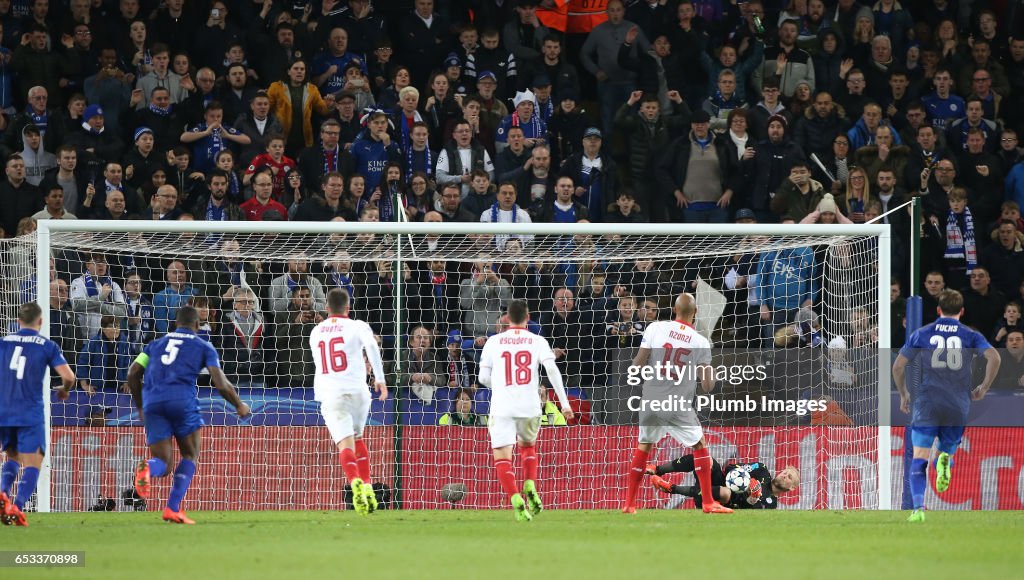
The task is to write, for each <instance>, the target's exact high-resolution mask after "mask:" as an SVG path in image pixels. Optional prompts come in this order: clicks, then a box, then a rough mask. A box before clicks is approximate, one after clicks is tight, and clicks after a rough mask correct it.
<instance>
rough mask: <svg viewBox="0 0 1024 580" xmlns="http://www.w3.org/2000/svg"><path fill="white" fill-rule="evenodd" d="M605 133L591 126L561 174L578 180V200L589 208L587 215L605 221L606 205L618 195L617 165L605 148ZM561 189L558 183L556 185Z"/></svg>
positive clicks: (591, 219) (576, 196) (575, 196)
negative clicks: (580, 145) (602, 146)
mask: <svg viewBox="0 0 1024 580" xmlns="http://www.w3.org/2000/svg"><path fill="white" fill-rule="evenodd" d="M602 143H603V135H602V134H601V130H600V129H598V128H597V127H590V128H589V129H587V130H586V131H585V132H584V133H583V147H582V148H581V150H580V151H579V152H578V153H574V154H573V155H572V156H571V157H569V158H567V159H566V160H565V161H564V163H563V164H562V168H561V171H560V174H561V175H562V176H564V177H570V178H571V179H572V181H573V182H574V183H575V184H577V185H576V189H575V191H574V192H573V195H574V200H575V201H578V202H579V203H580V204H582V205H583V206H584V207H586V208H587V216H586V217H583V218H579V219H587V220H589V221H591V222H595V223H600V222H602V221H604V220H603V219H602V215H603V214H604V209H605V206H606V205H608V202H609V200H612V199H615V190H616V186H617V183H616V175H617V173H618V172H617V169H618V168H617V167H616V165H615V161H614V160H613V159H612V156H611V155H610V154H605V153H604V152H603V151H602V148H601V144H602ZM556 193H557V185H556Z"/></svg>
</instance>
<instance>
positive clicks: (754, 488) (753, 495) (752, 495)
mask: <svg viewBox="0 0 1024 580" xmlns="http://www.w3.org/2000/svg"><path fill="white" fill-rule="evenodd" d="M762 495H763V490H762V489H761V482H760V481H758V480H756V479H754V478H750V488H749V489H748V490H747V503H749V504H750V505H754V504H756V503H757V502H759V501H761V496H762Z"/></svg>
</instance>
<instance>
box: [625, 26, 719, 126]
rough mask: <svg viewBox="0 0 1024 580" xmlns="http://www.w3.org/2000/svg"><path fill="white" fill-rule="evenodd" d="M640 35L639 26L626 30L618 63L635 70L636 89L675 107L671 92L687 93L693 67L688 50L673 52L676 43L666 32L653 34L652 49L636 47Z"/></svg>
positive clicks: (665, 105) (662, 104)
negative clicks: (688, 78)
mask: <svg viewBox="0 0 1024 580" xmlns="http://www.w3.org/2000/svg"><path fill="white" fill-rule="evenodd" d="M640 34H641V32H640V29H639V28H638V27H636V26H633V27H631V28H629V30H627V31H626V40H625V41H624V42H622V44H620V45H619V54H618V65H619V67H621V68H622V69H624V70H627V71H632V72H633V73H635V74H636V82H635V83H634V85H635V88H636V89H638V90H641V91H643V92H644V93H646V94H648V95H657V96H658V102H659V103H660V104H661V106H662V107H663V108H665V109H666V110H667V109H668V108H669V107H670V106H671V102H670V101H669V98H668V93H669V92H670V91H675V92H684V93H685V92H686V89H687V85H686V81H687V78H686V75H687V72H688V70H689V69H690V68H693V67H692V66H689V67H688V66H687V64H686V62H685V53H684V54H678V53H673V52H672V45H671V43H670V42H669V39H668V37H667V36H666V35H664V34H659V35H657V36H656V37H652V38H653V39H654V42H653V43H652V44H651V50H649V51H647V52H641V51H637V50H635V49H634V48H633V44H634V43H635V42H636V39H637V37H638V36H640ZM645 36H646V35H645ZM690 92H691V93H693V92H695V91H693V90H691V91H690ZM730 96H731V95H730ZM620 102H621V101H620ZM616 109H617V107H616Z"/></svg>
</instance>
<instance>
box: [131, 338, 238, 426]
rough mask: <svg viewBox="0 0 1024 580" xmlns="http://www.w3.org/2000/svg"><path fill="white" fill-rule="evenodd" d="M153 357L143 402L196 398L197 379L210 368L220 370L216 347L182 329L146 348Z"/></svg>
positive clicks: (148, 403)
mask: <svg viewBox="0 0 1024 580" xmlns="http://www.w3.org/2000/svg"><path fill="white" fill-rule="evenodd" d="M143 352H144V353H145V354H146V355H147V356H148V357H149V364H148V365H147V366H146V376H145V382H144V383H143V385H142V403H143V406H144V407H148V406H149V405H150V404H152V403H159V402H164V401H180V400H183V399H184V400H188V399H196V398H197V397H198V394H197V390H196V380H197V379H198V377H199V372H200V371H201V370H203V369H204V368H207V367H211V366H213V367H217V368H220V357H218V356H217V350H216V349H214V348H213V345H212V344H210V343H208V342H206V341H205V340H203V339H202V338H200V337H199V336H197V335H196V333H194V332H192V331H191V330H188V329H184V328H178V329H176V330H175V331H174V332H171V333H169V334H167V335H165V336H163V337H162V338H159V339H157V340H154V341H153V342H151V343H149V344H148V345H146V348H145V349H144V350H143Z"/></svg>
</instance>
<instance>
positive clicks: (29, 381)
mask: <svg viewBox="0 0 1024 580" xmlns="http://www.w3.org/2000/svg"><path fill="white" fill-rule="evenodd" d="M66 364H68V361H66V360H64V355H63V354H61V352H60V347H59V346H57V343H55V342H53V341H52V340H50V339H48V338H46V337H43V336H39V333H38V332H36V331H35V330H31V329H28V328H23V329H21V330H19V331H18V332H16V333H15V334H11V335H8V336H5V337H4V338H3V340H0V427H30V426H33V425H38V424H39V423H42V422H43V420H44V417H43V379H47V378H48V376H49V369H51V368H57V367H59V366H62V365H66Z"/></svg>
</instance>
